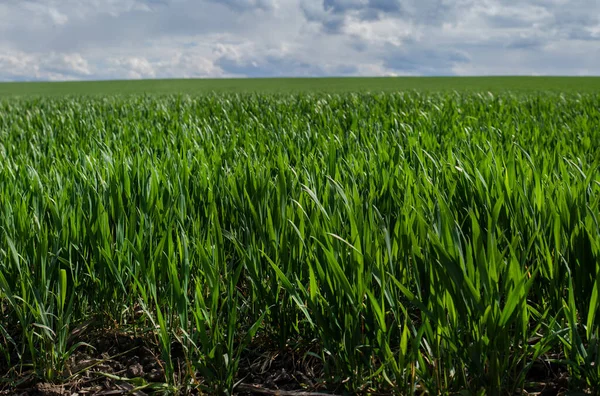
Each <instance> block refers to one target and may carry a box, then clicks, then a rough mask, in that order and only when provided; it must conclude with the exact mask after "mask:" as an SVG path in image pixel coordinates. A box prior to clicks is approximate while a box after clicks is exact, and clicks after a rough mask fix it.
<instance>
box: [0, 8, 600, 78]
mask: <svg viewBox="0 0 600 396" xmlns="http://www.w3.org/2000/svg"><path fill="white" fill-rule="evenodd" d="M599 49H600V3H599V2H598V1H597V0H578V1H571V0H524V1H516V0H509V1H500V0H477V1H476V0H402V1H400V0H224V1H221V0H200V1H194V0H4V1H3V2H1V3H0V80H46V79H47V80H53V79H59V80H68V79H113V78H162V77H226V76H311V75H318V76H321V75H423V74H440V75H446V74H461V75H463V74H471V75H481V74H569V75H579V74H596V75H600V52H599V51H600V50H599Z"/></svg>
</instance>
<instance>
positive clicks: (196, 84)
mask: <svg viewBox="0 0 600 396" xmlns="http://www.w3.org/2000/svg"><path fill="white" fill-rule="evenodd" d="M412 90H416V91H419V92H448V91H459V92H485V91H490V92H495V93H501V92H507V91H512V92H521V93H527V92H529V93H534V92H548V91H554V92H565V93H566V92H571V93H586V92H587V93H598V92H600V77H396V78H266V79H189V80H140V81H93V82H25V83H22V82H19V83H0V97H2V96H4V97H7V96H57V97H60V96H64V95H79V96H80V95H86V96H87V95H98V96H101V95H137V94H190V95H197V94H207V93H281V94H290V93H317V92H320V93H352V92H367V91H369V92H397V91H412Z"/></svg>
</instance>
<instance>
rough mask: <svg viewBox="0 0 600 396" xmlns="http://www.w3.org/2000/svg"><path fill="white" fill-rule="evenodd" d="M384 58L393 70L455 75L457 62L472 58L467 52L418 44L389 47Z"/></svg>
mask: <svg viewBox="0 0 600 396" xmlns="http://www.w3.org/2000/svg"><path fill="white" fill-rule="evenodd" d="M383 59H384V65H385V67H386V68H389V69H391V70H394V71H397V72H401V73H411V74H413V73H414V74H420V75H429V76H431V75H440V76H448V75H453V74H455V72H454V70H453V69H454V67H455V66H456V65H457V64H463V63H468V62H469V60H470V58H469V57H468V56H467V55H466V54H465V53H461V52H458V51H453V50H446V49H435V48H419V47H418V46H411V47H409V48H393V47H389V49H388V51H387V53H386V55H385V56H384V58H383Z"/></svg>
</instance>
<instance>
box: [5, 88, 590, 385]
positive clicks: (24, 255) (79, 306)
mask: <svg viewBox="0 0 600 396" xmlns="http://www.w3.org/2000/svg"><path fill="white" fill-rule="evenodd" d="M381 81H385V80H381ZM400 81H401V80H400ZM411 81H412V80H411ZM449 81H450V80H449ZM486 81H499V80H493V79H492V80H486ZM512 81H518V80H512ZM528 81H529V80H528ZM99 84H100V83H99ZM106 84H107V85H106V87H108V86H110V85H108V84H109V83H106ZM131 84H132V85H130V87H133V86H135V85H136V84H141V85H140V87H142V86H144V85H143V84H149V83H146V82H141V83H131ZM198 84H200V83H198ZM247 84H254V82H253V83H250V82H248V83H247ZM290 84H291V82H290ZM542 85H545V86H547V84H545V83H544V84H541V85H540V87H541V86H542ZM24 86H25V85H24ZM57 86H59V87H67V86H69V85H68V84H67V85H57ZM91 86H92V85H85V84H83V85H73V87H88V88H89V87H91ZM107 89H108V88H107ZM123 89H124V90H125V91H126V88H123ZM165 89H166V88H165ZM169 89H172V86H171V88H169ZM373 89H374V88H373ZM90 91H94V92H95V93H100V90H99V89H98V90H97V91H96V90H92V89H90ZM71 93H75V89H73V92H71ZM90 93H91V92H90ZM599 104H600V96H599V95H598V94H577V95H569V94H560V95H559V94H555V93H551V92H546V93H537V94H515V93H501V94H497V95H492V94H488V93H485V94H478V93H468V92H467V93H458V92H456V93H427V94H426V93H415V92H412V93H380V94H350V93H348V94H340V95H337V94H336V95H327V94H322V93H321V94H285V95H283V94H282V95H268V94H252V95H232V94H212V95H204V96H185V95H171V96H160V97H154V96H143V97H128V98H124V97H111V96H100V97H85V98H84V97H79V98H74V97H70V98H47V97H46V98H43V97H37V98H21V99H6V100H3V101H0V208H2V209H1V210H2V215H0V339H1V340H0V341H1V342H0V376H2V377H4V379H3V380H2V381H3V384H4V385H2V383H0V386H4V387H5V388H6V389H9V391H14V390H15V389H16V388H18V387H19V386H30V384H31V383H33V382H38V381H44V382H48V383H56V384H58V383H74V382H76V381H77V379H81V378H82V377H83V376H88V377H86V378H87V379H86V381H88V382H93V381H98V382H102V381H104V380H105V379H106V378H109V379H110V380H111V381H113V382H114V383H115V384H121V383H123V382H129V383H131V384H132V385H131V386H135V387H137V389H147V390H148V389H154V390H159V391H162V392H165V393H177V392H180V393H186V392H191V391H200V392H205V393H208V394H215V393H221V394H232V393H234V392H235V391H236V389H238V390H239V389H252V388H251V387H250V388H249V385H248V382H257V381H261V380H264V382H263V384H262V385H263V386H265V387H267V386H271V387H272V386H274V385H273V384H275V385H277V384H279V385H280V386H282V385H281V383H279V382H276V381H275V380H274V379H273V377H268V378H267V377H266V376H268V375H270V374H268V373H270V372H271V373H272V372H274V371H275V370H274V369H272V368H271V367H272V366H271V365H276V364H280V366H278V367H280V368H281V372H282V373H284V374H286V375H287V378H288V379H287V380H283V381H284V385H285V384H291V385H292V386H295V387H296V388H300V387H305V388H308V389H313V390H317V389H318V390H321V391H322V392H325V391H327V392H336V393H338V394H339V393H343V392H347V393H376V392H382V393H390V392H395V393H402V394H412V393H415V392H416V393H422V392H426V393H432V394H438V393H444V394H446V393H451V392H458V391H461V390H462V391H467V392H470V393H486V394H501V393H508V392H510V393H513V392H522V390H523V389H528V390H529V391H535V390H540V389H541V388H546V389H549V388H550V389H554V390H556V391H558V390H560V388H561V387H564V388H568V389H571V390H582V389H588V390H590V391H598V388H597V384H598V383H600V353H599V348H600V346H599V343H598V337H599V335H600V319H599V317H598V307H599V305H598V288H599V287H600V228H599V225H598V214H599V213H600V156H599V155H598V149H597V147H596V144H595V142H598V141H600V130H599V129H598V128H597V126H598V125H600V106H599ZM101 334H118V335H119V337H127V338H128V339H130V340H131V343H134V342H133V340H139V341H140V342H141V343H142V345H143V346H144V348H145V350H150V352H152V354H151V355H149V356H152V357H153V361H154V364H155V366H154V367H155V369H153V370H154V371H156V372H158V376H156V375H154V376H149V375H141V374H136V371H135V370H133V369H132V368H131V367H137V366H136V364H138V363H135V364H134V363H131V362H130V361H128V362H127V363H123V364H124V365H125V368H127V367H128V366H129V371H128V372H130V374H127V373H126V372H125V369H123V370H120V369H119V367H117V366H110V365H107V364H108V362H110V361H112V362H115V361H118V360H119V359H120V357H119V356H120V355H127V354H129V353H130V352H131V351H129V350H123V351H120V352H119V351H117V352H114V354H112V352H111V354H109V353H108V352H106V350H104V349H105V348H107V347H106V346H103V344H102V343H99V342H98V339H99V338H102V337H100V336H99V335H101ZM136 342H137V341H136ZM134 344H135V343H134ZM132 345H133V344H132ZM132 348H140V345H137V346H136V345H133V346H132ZM127 349H129V347H127ZM139 351H141V349H139ZM103 352H106V353H105V354H104V357H102V358H100V357H101V356H102V353H103ZM150 352H148V353H150ZM134 353H137V352H134ZM82 354H87V355H86V356H89V355H92V356H97V357H98V359H96V360H92V359H89V358H82V357H81V356H82ZM109 355H110V356H109ZM128 356H129V355H128ZM130 358H131V359H135V356H130ZM82 361H83V362H92V361H93V362H94V363H93V364H92V363H90V364H88V365H87V366H86V365H84V366H83V368H82V365H81V364H80V363H81V362H82ZM140 361H141V360H140ZM111 367H112V368H111ZM273 367H274V366H273ZM3 369H4V370H5V373H2V372H1V371H2V370H3ZM155 374H156V373H155ZM282 375H283V374H282ZM98 378H100V379H98ZM265 378H266V379H265ZM269 381H270V382H269ZM102 383H104V382H102ZM20 384H21V385H20ZM269 384H271V385H269ZM73 386H75V385H73ZM79 386H83V385H79ZM129 389H131V388H129Z"/></svg>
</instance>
